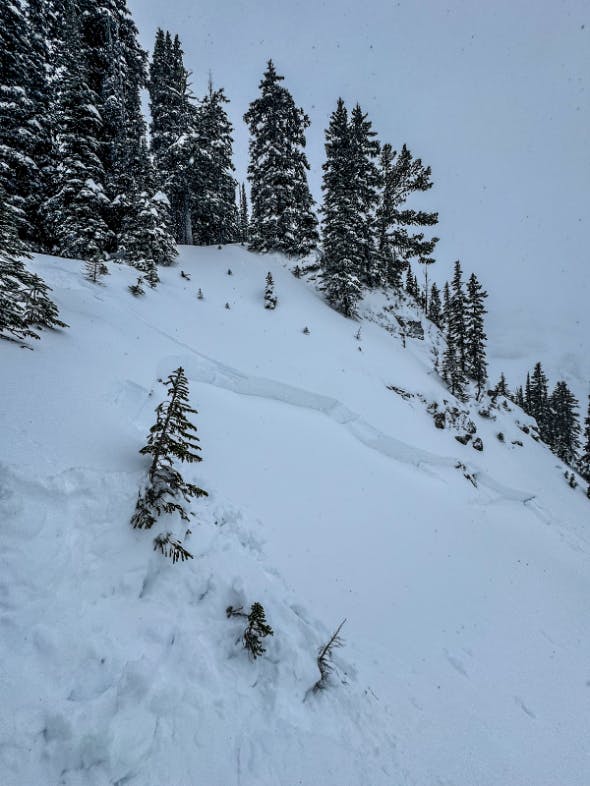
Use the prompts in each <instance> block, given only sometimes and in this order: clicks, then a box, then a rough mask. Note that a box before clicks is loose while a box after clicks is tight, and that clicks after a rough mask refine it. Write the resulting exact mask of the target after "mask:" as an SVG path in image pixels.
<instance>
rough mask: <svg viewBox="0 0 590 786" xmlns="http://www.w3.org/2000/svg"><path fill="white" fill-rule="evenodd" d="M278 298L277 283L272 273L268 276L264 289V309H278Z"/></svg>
mask: <svg viewBox="0 0 590 786" xmlns="http://www.w3.org/2000/svg"><path fill="white" fill-rule="evenodd" d="M277 302H278V299H277V296H276V294H275V282H274V281H273V277H272V273H270V271H269V272H268V273H267V274H266V287H265V289H264V308H268V309H270V310H271V311H272V310H273V309H275V308H276V307H277Z"/></svg>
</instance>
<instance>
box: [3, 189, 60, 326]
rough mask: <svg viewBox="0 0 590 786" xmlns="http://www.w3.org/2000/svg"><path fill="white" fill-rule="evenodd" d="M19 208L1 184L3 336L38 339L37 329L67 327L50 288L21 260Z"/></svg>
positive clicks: (22, 247) (25, 251)
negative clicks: (18, 227)
mask: <svg viewBox="0 0 590 786" xmlns="http://www.w3.org/2000/svg"><path fill="white" fill-rule="evenodd" d="M15 214H16V210H15V208H14V207H13V205H12V204H11V202H10V200H8V199H7V197H6V195H5V194H4V192H3V190H2V188H1V187H0V337H2V338H17V339H23V338H39V336H38V334H37V333H36V332H35V328H38V327H39V328H42V327H47V328H57V327H67V325H66V324H65V323H64V322H62V321H61V320H60V319H59V313H58V310H57V306H56V305H55V303H54V302H53V301H52V300H51V299H50V297H49V294H48V293H49V292H50V288H49V287H48V286H47V284H46V283H45V282H44V281H43V279H41V278H40V277H39V276H38V275H36V274H35V273H31V272H30V271H28V270H27V269H26V267H25V265H24V262H23V261H22V260H23V258H24V257H26V256H27V249H26V245H25V243H24V242H23V241H22V240H21V239H20V238H19V235H18V229H17V223H18V222H17V218H16V215H15Z"/></svg>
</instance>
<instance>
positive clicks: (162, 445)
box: [131, 367, 207, 562]
mask: <svg viewBox="0 0 590 786" xmlns="http://www.w3.org/2000/svg"><path fill="white" fill-rule="evenodd" d="M165 384H166V385H167V387H168V398H167V399H166V400H165V401H163V402H162V403H161V404H158V406H157V408H156V422H155V423H154V425H153V426H152V427H151V429H150V433H149V436H148V439H147V444H146V445H145V446H144V447H143V448H142V449H141V450H140V451H139V452H140V453H142V454H143V455H147V456H151V457H152V462H151V465H150V468H149V470H148V475H147V479H146V483H145V485H144V488H143V489H142V490H141V491H140V493H139V496H138V499H137V503H136V506H135V512H134V514H133V516H132V518H131V524H132V525H133V527H134V528H136V529H151V527H153V525H154V524H155V522H156V520H157V518H158V517H159V516H160V515H162V513H178V514H179V516H180V518H181V519H182V520H183V521H188V520H189V514H188V513H187V511H186V508H185V506H184V504H183V503H184V502H190V500H191V499H192V498H193V497H203V496H207V492H206V491H204V490H203V489H201V488H199V487H198V486H196V485H194V484H193V483H187V482H186V481H185V480H184V478H183V477H182V475H181V474H180V472H179V471H178V470H177V469H176V467H175V466H174V462H175V460H176V461H180V462H182V463H184V462H186V463H189V464H191V463H194V462H198V461H201V456H200V455H199V453H198V451H200V450H201V448H200V446H199V445H198V442H199V440H198V437H197V435H196V428H195V426H194V425H193V424H192V423H191V422H190V420H189V416H190V415H191V414H197V410H196V409H193V408H192V407H190V406H189V404H188V400H189V399H188V395H189V390H188V382H187V379H186V376H185V373H184V369H183V368H182V367H179V368H177V369H176V371H174V372H173V373H172V374H170V376H169V377H168V379H167V380H166V383H165ZM175 544H176V545H175ZM164 546H166V549H164ZM177 546H178V542H177V541H173V540H170V539H169V540H166V541H165V542H164V541H162V542H161V543H160V542H156V547H159V548H160V550H161V551H162V553H163V554H166V556H171V557H172V559H173V561H174V562H176V561H177V560H176V559H174V553H173V551H174V549H176V548H177ZM189 556H190V555H189ZM181 559H186V557H181Z"/></svg>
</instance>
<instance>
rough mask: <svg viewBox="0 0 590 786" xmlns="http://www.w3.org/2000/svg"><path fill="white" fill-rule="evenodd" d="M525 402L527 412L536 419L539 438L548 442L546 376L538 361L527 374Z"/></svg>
mask: <svg viewBox="0 0 590 786" xmlns="http://www.w3.org/2000/svg"><path fill="white" fill-rule="evenodd" d="M525 403H526V411H527V413H528V414H529V415H530V416H531V417H533V418H535V420H536V421H537V425H538V426H539V433H540V435H541V439H542V440H543V441H544V442H547V443H548V444H549V432H548V426H549V423H548V409H549V392H548V384H547V377H546V376H545V372H544V371H543V368H542V366H541V364H540V363H536V364H535V368H534V369H533V373H532V375H531V376H530V377H529V376H528V375H527V389H526V399H525Z"/></svg>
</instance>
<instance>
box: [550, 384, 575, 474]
mask: <svg viewBox="0 0 590 786" xmlns="http://www.w3.org/2000/svg"><path fill="white" fill-rule="evenodd" d="M544 430H545V434H546V437H547V438H548V440H549V445H550V447H551V449H552V450H553V452H554V453H555V454H556V455H557V456H559V458H560V459H561V460H562V461H564V462H565V463H566V464H569V465H570V466H574V464H575V461H576V456H577V452H578V448H579V436H580V423H579V420H578V402H577V400H576V398H575V396H574V395H573V394H572V392H571V391H570V389H569V387H568V386H567V383H566V382H564V381H560V382H558V383H557V384H556V386H555V389H554V390H553V393H552V394H551V397H550V399H549V406H548V411H547V413H546V415H545V429H544Z"/></svg>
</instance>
